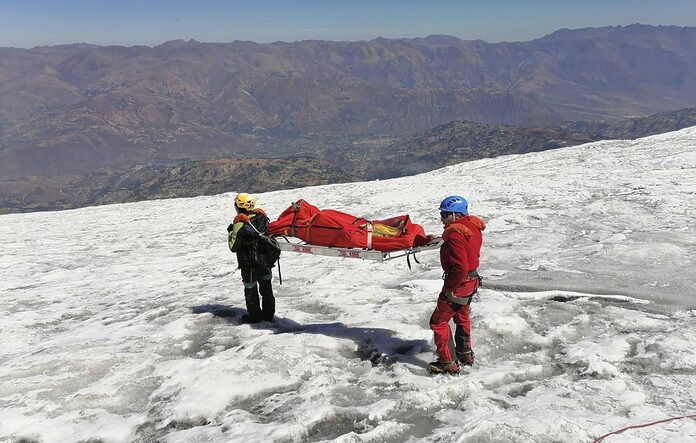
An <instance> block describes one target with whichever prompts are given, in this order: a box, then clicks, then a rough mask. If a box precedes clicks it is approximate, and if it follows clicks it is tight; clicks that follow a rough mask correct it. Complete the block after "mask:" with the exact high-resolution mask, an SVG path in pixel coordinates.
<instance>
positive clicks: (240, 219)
mask: <svg viewBox="0 0 696 443" xmlns="http://www.w3.org/2000/svg"><path fill="white" fill-rule="evenodd" d="M239 222H242V223H249V216H248V215H246V214H237V216H236V217H235V218H234V221H233V222H232V223H233V224H236V223H239Z"/></svg>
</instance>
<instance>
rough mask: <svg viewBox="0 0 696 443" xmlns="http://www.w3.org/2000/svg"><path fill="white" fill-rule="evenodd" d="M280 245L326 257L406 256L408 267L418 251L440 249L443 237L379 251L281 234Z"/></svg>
mask: <svg viewBox="0 0 696 443" xmlns="http://www.w3.org/2000/svg"><path fill="white" fill-rule="evenodd" d="M278 240H279V241H278V245H279V246H280V250H281V251H287V252H298V253H300V254H310V255H322V256H325V257H343V258H360V259H363V260H372V261H379V262H383V261H387V260H393V259H395V258H401V257H406V262H407V263H408V267H409V268H411V260H410V258H411V257H413V259H414V261H415V262H416V263H419V262H418V259H417V258H416V253H418V252H423V251H430V250H433V249H439V248H440V246H441V245H442V238H440V237H431V238H430V242H429V243H427V244H425V245H422V246H412V247H410V248H407V249H398V250H393V251H378V250H375V249H367V248H344V247H335V246H317V245H310V244H308V243H306V242H305V241H303V240H300V239H298V238H294V237H287V236H281V237H280V238H278Z"/></svg>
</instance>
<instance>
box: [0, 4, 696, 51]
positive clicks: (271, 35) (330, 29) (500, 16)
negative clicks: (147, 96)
mask: <svg viewBox="0 0 696 443" xmlns="http://www.w3.org/2000/svg"><path fill="white" fill-rule="evenodd" d="M631 23H645V24H655V25H678V26H696V1H695V0H601V1H600V0H577V1H563V0H529V1H524V0H516V1H514V0H488V1H485V2H478V1H465V0H460V1H455V0H429V1H426V0H372V1H367V0H350V1H332V0H323V1H320V0H305V1H302V0H295V1H281V0H248V1H237V0H227V1H224V0H200V1H190V0H189V1H185V0H169V1H165V0H140V1H132V0H122V1H99V0H91V1H87V0H52V1H48V0H41V1H39V0H0V46H15V47H25V48H26V47H33V46H38V45H54V44H64V43H75V42H84V43H94V44H101V45H106V44H118V45H136V44H145V45H157V44H160V43H162V42H164V41H167V40H174V39H186V40H188V39H190V38H193V39H196V40H199V41H205V42H228V41H232V40H253V41H257V42H271V41H276V40H283V41H295V40H307V39H323V40H367V39H372V38H375V37H379V36H382V37H424V36H426V35H429V34H449V35H453V36H456V37H459V38H462V39H478V38H480V39H483V40H486V41H489V42H499V41H520V40H521V41H524V40H530V39H534V38H537V37H541V36H542V35H545V34H548V33H550V32H552V31H554V30H556V29H559V28H581V27H587V26H608V25H627V24H631Z"/></svg>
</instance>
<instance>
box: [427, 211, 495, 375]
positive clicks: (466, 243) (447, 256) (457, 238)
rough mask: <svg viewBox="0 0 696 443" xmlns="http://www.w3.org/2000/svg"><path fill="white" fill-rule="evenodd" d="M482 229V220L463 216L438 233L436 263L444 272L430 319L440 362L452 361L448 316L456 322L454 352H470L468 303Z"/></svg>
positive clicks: (473, 288)
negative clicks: (440, 238)
mask: <svg viewBox="0 0 696 443" xmlns="http://www.w3.org/2000/svg"><path fill="white" fill-rule="evenodd" d="M484 229H486V225H485V223H484V222H483V220H481V219H480V218H478V217H475V216H473V215H465V216H463V217H461V218H459V219H457V220H455V221H454V222H452V223H450V224H448V225H447V226H446V227H445V231H444V233H443V234H442V239H443V240H444V243H443V244H442V246H441V247H440V263H441V265H442V269H443V271H445V273H444V276H443V278H444V280H445V281H444V284H443V285H442V292H440V296H439V297H438V300H437V306H436V307H435V311H433V315H432V316H431V318H430V328H431V329H432V330H433V333H434V335H435V346H436V347H437V355H438V359H439V360H440V361H442V362H450V361H453V360H454V356H453V355H452V353H451V351H450V348H449V341H450V337H451V330H450V327H449V321H450V319H452V318H454V323H455V324H456V325H457V329H456V332H455V335H454V340H455V348H456V352H457V354H460V353H464V352H467V351H471V321H470V320H469V304H470V303H471V297H472V296H473V295H474V294H475V293H476V289H477V288H478V286H479V277H478V273H477V272H476V271H477V269H478V266H479V256H480V254H481V244H482V243H483V236H482V234H481V232H482V231H483V230H484Z"/></svg>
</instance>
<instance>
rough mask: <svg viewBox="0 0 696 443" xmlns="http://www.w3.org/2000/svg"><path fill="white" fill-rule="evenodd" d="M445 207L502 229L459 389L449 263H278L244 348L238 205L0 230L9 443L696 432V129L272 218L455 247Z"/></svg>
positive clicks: (329, 197) (274, 195) (0, 347)
mask: <svg viewBox="0 0 696 443" xmlns="http://www.w3.org/2000/svg"><path fill="white" fill-rule="evenodd" d="M239 191H244V190H239ZM449 194H461V195H464V196H466V197H467V198H468V199H469V200H470V202H471V205H470V207H471V212H472V213H473V214H476V215H478V216H480V217H482V218H484V219H485V220H486V221H487V223H488V228H487V230H486V231H485V232H484V247H483V251H482V263H481V268H480V272H481V274H482V275H483V276H484V278H485V281H484V288H483V289H482V290H481V291H480V292H479V295H478V297H477V300H476V301H475V302H474V303H473V304H472V321H473V346H474V349H475V351H476V355H477V363H476V365H475V366H474V367H473V368H471V369H470V370H468V371H466V373H462V374H461V375H459V376H442V377H433V376H429V375H428V374H427V373H426V369H425V367H426V364H427V362H428V361H429V360H431V359H432V358H433V349H434V348H433V346H432V344H431V333H430V330H429V328H428V319H429V317H430V314H431V312H432V309H433V307H434V305H435V300H436V297H437V293H438V292H439V289H440V285H441V280H440V276H441V270H440V268H439V262H438V255H437V252H434V251H431V252H424V253H422V254H420V256H419V257H418V258H419V261H420V262H421V264H418V265H415V266H414V268H413V270H409V268H408V267H407V264H406V262H405V260H404V261H401V260H398V261H388V262H384V263H376V262H366V261H360V260H355V259H338V258H329V257H319V256H307V255H299V254H296V255H293V254H292V253H285V254H284V255H283V257H282V258H281V266H282V273H283V284H282V286H281V285H278V280H277V277H276V279H275V280H274V285H275V290H276V296H277V320H276V321H275V322H274V323H261V324H256V325H247V324H242V323H241V321H240V318H241V315H242V314H243V313H244V309H243V307H244V303H243V296H242V285H241V282H240V279H239V276H238V275H237V271H236V269H235V268H236V263H235V259H234V256H233V254H231V253H230V252H229V251H228V249H227V244H226V234H227V233H226V229H225V228H226V227H227V224H228V223H229V222H230V220H231V218H232V217H233V206H232V205H233V202H232V197H233V195H234V194H223V195H218V196H212V197H198V198H190V199H171V200H160V201H149V202H140V203H131V204H119V205H110V206H101V207H92V208H83V209H78V210H71V211H63V212H53V213H33V214H21V215H4V216H1V217H0V233H1V235H0V243H1V247H2V255H1V256H0V294H1V295H0V310H1V312H2V314H3V315H2V320H1V321H0V441H27V442H29V441H40V442H66V441H103V442H125V441H166V442H202V441H206V442H230V441H245V442H264V443H266V442H276V441H277V442H306V441H340V442H401V441H433V442H435V441H437V442H450V441H452V442H454V441H458V442H467V441H472V442H474V441H476V442H481V441H496V442H508V441H515V442H557V441H563V442H588V441H593V440H594V439H596V438H597V437H599V436H602V435H604V434H607V433H610V432H612V431H615V430H619V429H622V428H625V427H628V426H632V425H639V424H645V423H651V422H655V421H658V420H662V419H666V418H670V417H673V418H674V417H681V416H686V415H691V414H696V395H695V394H694V393H695V392H696V353H694V342H695V341H696V272H695V271H694V269H696V128H689V129H684V130H681V131H678V132H673V133H668V134H663V135H659V136H653V137H649V138H644V139H639V140H635V141H603V142H598V143H592V144H588V145H582V146H576V147H571V148H564V149H560V150H554V151H546V152H540V153H533V154H526V155H518V156H507V157H500V158H495V159H486V160H479V161H474V162H469V163H463V164H459V165H455V166H451V167H447V168H444V169H440V170H437V171H433V172H430V173H426V174H422V175H418V176H414V177H404V178H399V179H394V180H384V181H375V182H368V183H350V184H338V185H330V186H320V187H312V188H304V189H294V190H285V191H279V192H271V193H266V194H260V195H258V196H257V198H258V205H259V206H261V207H263V208H264V209H266V211H267V212H268V213H269V215H270V216H271V217H272V218H273V217H275V216H277V215H278V214H279V213H280V211H282V210H283V209H284V208H285V207H287V206H288V205H289V204H290V203H291V202H292V201H294V200H297V199H298V198H304V199H306V200H308V201H310V202H311V203H313V204H315V205H317V206H319V207H324V208H334V209H338V210H342V211H345V212H349V213H352V214H356V215H361V216H367V217H370V218H384V217H387V216H391V215H398V214H402V213H409V214H410V215H411V217H412V219H413V220H414V221H415V222H416V223H420V224H422V225H423V226H424V227H425V228H426V231H427V232H428V233H431V234H439V233H440V231H441V226H440V225H439V220H438V219H439V217H438V211H437V205H438V202H439V201H440V200H441V199H442V198H443V197H445V196H446V195H449ZM695 440H696V421H694V420H692V419H679V420H672V421H668V422H662V423H657V424H654V425H651V426H647V427H643V428H638V429H629V430H626V431H625V432H624V433H622V434H615V435H611V436H609V437H607V438H606V440H604V441H607V442H619V441H625V442H628V441H630V442H636V441H651V442H684V441H695Z"/></svg>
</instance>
